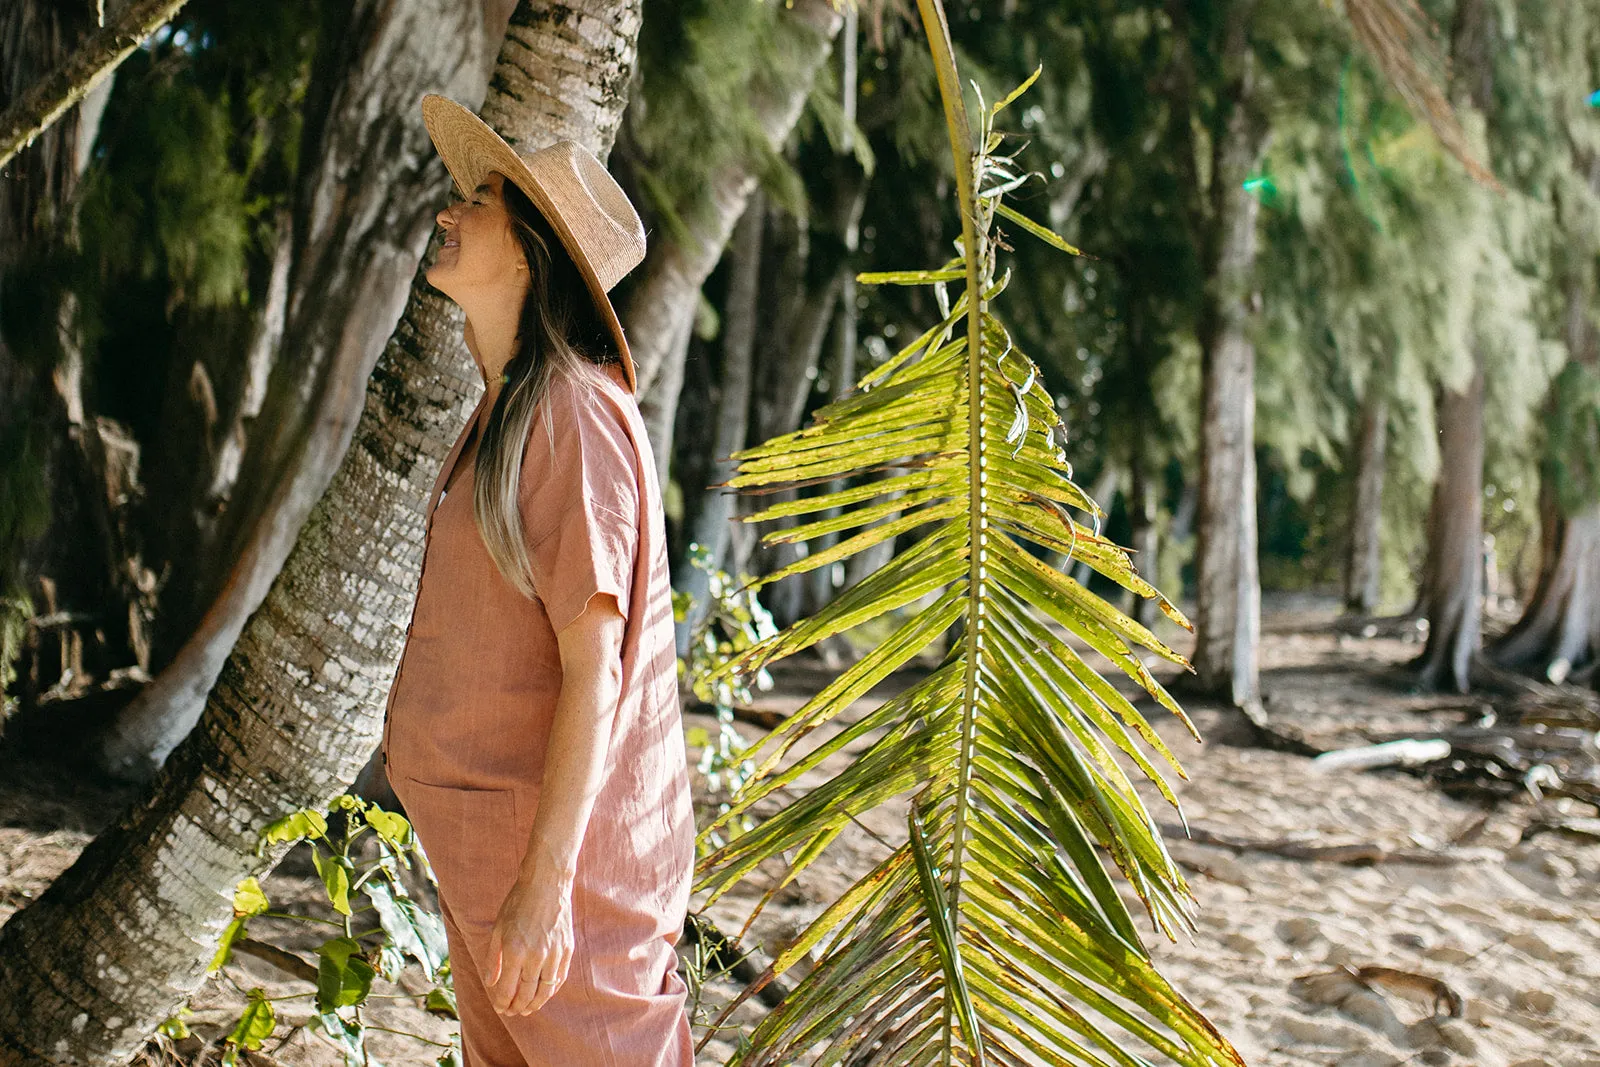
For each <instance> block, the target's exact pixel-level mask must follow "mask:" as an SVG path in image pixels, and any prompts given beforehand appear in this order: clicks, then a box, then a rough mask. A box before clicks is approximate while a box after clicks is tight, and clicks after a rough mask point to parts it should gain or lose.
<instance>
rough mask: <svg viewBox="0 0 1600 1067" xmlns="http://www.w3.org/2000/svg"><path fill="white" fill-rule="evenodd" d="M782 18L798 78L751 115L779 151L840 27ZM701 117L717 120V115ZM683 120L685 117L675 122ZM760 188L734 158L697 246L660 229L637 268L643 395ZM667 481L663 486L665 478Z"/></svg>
mask: <svg viewBox="0 0 1600 1067" xmlns="http://www.w3.org/2000/svg"><path fill="white" fill-rule="evenodd" d="M782 17H783V18H785V19H788V20H792V24H793V26H794V28H795V29H796V31H797V32H796V34H795V37H796V39H797V40H803V41H804V42H806V43H805V46H804V49H805V51H804V54H803V55H802V54H799V53H800V50H801V49H800V46H798V45H797V46H796V54H795V55H794V56H793V60H792V63H791V64H790V65H788V66H787V67H786V68H785V69H786V70H788V71H790V72H792V73H793V81H791V82H788V83H786V84H783V85H780V86H776V87H774V88H773V89H772V91H771V92H770V93H765V92H764V93H761V94H758V95H757V96H756V97H755V98H754V99H752V101H751V108H752V110H753V111H754V112H755V115H756V117H757V119H758V121H760V123H761V126H762V128H763V129H764V130H765V132H766V135H767V138H768V140H769V141H770V142H771V143H772V144H773V145H774V146H777V145H781V144H783V142H784V141H786V140H788V138H789V131H790V130H792V129H794V124H795V122H796V121H797V120H798V119H799V117H800V111H801V108H802V106H803V105H804V104H805V100H806V97H807V96H808V95H810V93H811V83H812V79H813V78H814V77H815V75H816V71H817V68H818V67H820V66H821V65H822V62H823V60H824V59H826V58H827V56H828V51H829V49H830V47H831V43H832V41H833V37H834V35H835V34H836V33H838V31H839V26H840V23H841V22H842V18H841V16H840V14H839V12H837V11H835V10H834V8H833V5H832V4H831V3H830V2H829V0H795V3H794V4H793V6H792V7H788V8H786V9H785V11H784V12H783V13H782ZM702 118H704V119H705V120H706V121H716V116H714V115H708V116H702ZM682 120H683V117H681V116H680V117H679V119H678V120H677V121H682ZM755 184H756V175H755V173H754V171H753V170H752V169H751V167H750V163H749V161H747V160H734V161H730V162H729V163H727V164H726V165H725V166H723V167H721V168H720V169H719V170H717V171H716V173H715V175H714V176H713V177H712V179H711V181H710V183H709V185H708V187H707V190H706V196H707V198H708V200H709V203H710V207H711V210H709V211H707V212H705V213H704V214H703V215H701V214H700V213H695V216H696V217H695V218H693V219H686V220H685V221H686V222H687V223H688V225H689V228H690V234H691V235H692V237H693V238H694V240H693V241H692V243H691V244H689V245H682V244H679V243H678V242H676V241H674V240H672V239H671V237H670V236H669V235H668V234H667V233H665V232H662V233H659V234H657V235H656V237H655V239H654V240H653V241H652V242H651V244H650V249H649V251H647V252H646V253H645V260H644V262H643V263H642V264H641V265H640V266H639V268H638V270H639V277H638V280H637V281H636V282H635V283H634V284H633V285H632V286H631V287H630V288H629V290H628V293H627V295H626V297H625V298H624V301H623V307H622V308H621V309H619V310H620V314H621V318H622V322H623V325H624V327H625V328H626V329H627V331H628V344H629V346H630V347H631V348H632V350H633V358H634V361H635V362H636V363H637V364H638V375H639V393H640V395H641V397H644V396H647V395H648V394H650V393H651V392H653V391H654V389H655V388H656V379H657V377H658V376H661V375H663V374H664V373H665V372H666V366H667V363H668V360H669V359H671V358H674V357H677V358H681V357H682V355H683V352H684V351H685V350H686V349H687V338H688V336H689V324H690V322H691V320H692V319H693V318H694V311H695V303H696V301H697V300H698V299H699V292H700V286H701V285H702V284H703V283H704V282H705V280H706V277H707V276H708V275H710V273H711V271H712V269H713V268H714V267H716V265H717V261H718V260H719V259H721V258H722V250H723V247H724V246H725V245H727V243H728V237H729V235H730V234H732V233H733V227H734V224H735V223H737V222H738V221H739V216H741V215H743V214H744V205H745V201H746V200H747V199H749V196H750V191H751V190H752V189H754V188H755ZM682 380H683V379H682V375H681V374H678V375H677V376H676V377H675V378H674V379H673V381H676V382H677V383H678V386H681V383H682ZM664 384H665V386H666V388H667V390H668V392H669V393H670V395H667V396H665V397H663V399H662V400H661V401H660V402H659V403H658V405H657V406H658V407H659V408H660V409H661V410H664V411H669V412H670V411H672V410H673V409H674V408H676V406H677V387H678V386H674V385H672V384H671V382H670V381H669V382H666V383H664ZM641 406H642V405H641ZM668 426H669V427H670V421H669V423H668ZM669 432H670V430H669ZM663 443H664V442H662V441H657V440H654V439H652V440H651V442H650V444H651V447H652V448H653V449H654V450H655V453H656V455H657V456H661V455H664V454H667V453H668V452H669V450H668V449H665V448H663V447H662V444H663ZM662 484H663V485H665V484H666V483H665V481H663V482H662Z"/></svg>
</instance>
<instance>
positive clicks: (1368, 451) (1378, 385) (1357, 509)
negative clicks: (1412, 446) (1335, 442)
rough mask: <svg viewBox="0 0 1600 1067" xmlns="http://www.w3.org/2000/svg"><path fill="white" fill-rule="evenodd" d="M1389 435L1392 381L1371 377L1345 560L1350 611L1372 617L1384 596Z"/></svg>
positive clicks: (1364, 406)
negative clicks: (1383, 534) (1385, 504)
mask: <svg viewBox="0 0 1600 1067" xmlns="http://www.w3.org/2000/svg"><path fill="white" fill-rule="evenodd" d="M1388 433H1389V383H1388V382H1386V381H1379V380H1378V378H1377V375H1376V374H1374V375H1370V376H1369V377H1368V381H1367V390H1366V396H1365V397H1364V398H1363V399H1362V402H1361V427H1360V429H1359V431H1358V432H1357V436H1356V441H1355V457H1354V458H1355V483H1356V484H1355V495H1354V497H1353V498H1352V499H1351V501H1350V544H1349V548H1348V555H1347V556H1346V557H1345V572H1344V606H1345V610H1347V611H1353V612H1357V613H1359V614H1362V615H1371V614H1373V613H1374V612H1375V611H1377V610H1378V601H1379V598H1380V597H1381V596H1382V593H1383V552H1382V548H1383V544H1382V531H1383V478H1384V471H1385V458H1384V457H1385V455H1386V454H1387V448H1388Z"/></svg>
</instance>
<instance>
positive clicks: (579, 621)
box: [483, 592, 624, 1015]
mask: <svg viewBox="0 0 1600 1067" xmlns="http://www.w3.org/2000/svg"><path fill="white" fill-rule="evenodd" d="M623 625H624V619H623V616H622V614H621V613H620V612H619V611H618V609H617V600H616V597H615V596H613V595H612V594H610V593H603V592H602V593H596V594H595V595H594V596H593V597H591V598H590V600H589V602H588V605H587V606H586V607H585V608H584V609H583V612H582V613H581V614H580V615H579V616H578V617H577V618H576V619H574V620H573V621H572V622H571V623H569V624H568V625H566V626H565V627H563V628H562V629H561V630H560V631H559V632H558V633H557V634H556V643H557V646H558V647H559V649H560V654H561V692H560V695H559V696H558V697H557V699H556V709H555V721H554V722H553V723H552V724H551V728H550V744H549V748H548V749H547V751H546V755H545V764H544V782H543V785H542V786H541V787H540V792H539V807H538V812H537V813H536V814H535V816H534V821H533V830H532V832H531V833H530V834H529V835H528V842H527V849H526V851H525V853H524V854H523V857H522V863H521V865H520V867H519V869H518V874H517V881H516V883H515V885H513V886H512V889H511V892H510V893H508V894H507V895H506V899H505V903H504V904H502V905H501V907H500V913H499V915H498V917H497V918H496V919H495V925H494V930H493V932H492V933H491V934H490V938H489V957H488V959H486V960H485V961H484V967H485V973H484V975H483V980H484V985H485V986H486V987H487V988H488V992H489V999H490V1001H491V1002H492V1003H493V1004H494V1007H495V1010H496V1011H498V1012H500V1013H501V1014H503V1015H526V1014H528V1013H530V1012H533V1011H537V1010H538V1009H539V1008H540V1007H542V1006H543V1005H544V1002H545V1001H546V1000H548V999H549V998H550V996H551V995H552V994H554V993H555V991H556V990H557V989H558V988H560V986H561V983H562V982H564V981H566V977H567V967H568V965H569V964H570V963H571V961H572V880H573V875H574V873H575V872H576V870H577V861H578V849H579V847H580V846H581V845H582V844H583V836H584V830H585V828H586V827H587V826H588V824H589V814H590V812H591V811H593V810H594V799H595V795H596V794H597V793H598V792H599V789H600V784H601V779H602V774H603V772H604V770H605V762H606V751H607V743H608V741H609V739H610V737H611V724H612V720H613V719H614V718H615V717H616V710H617V701H618V699H619V698H620V697H621V692H622V652H621V649H622V631H623Z"/></svg>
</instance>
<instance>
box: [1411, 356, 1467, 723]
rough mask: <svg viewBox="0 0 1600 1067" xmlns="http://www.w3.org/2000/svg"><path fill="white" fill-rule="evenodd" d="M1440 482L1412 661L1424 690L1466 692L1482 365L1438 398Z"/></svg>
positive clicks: (1431, 517)
mask: <svg viewBox="0 0 1600 1067" xmlns="http://www.w3.org/2000/svg"><path fill="white" fill-rule="evenodd" d="M1437 420H1438V424H1439V481H1438V482H1437V483H1436V484H1435V485H1434V490H1433V503H1432V505H1431V506H1430V507H1429V509H1428V558H1427V562H1426V563H1425V564H1424V567H1423V587H1422V590H1421V607H1422V614H1423V616H1424V617H1425V618H1426V619H1427V620H1428V644H1427V647H1426V648H1425V649H1424V650H1423V653H1422V656H1421V658H1420V659H1418V660H1417V666H1418V668H1419V669H1420V672H1421V674H1420V678H1419V681H1420V683H1421V685H1422V686H1423V687H1424V688H1426V689H1453V690H1455V691H1456V692H1459V693H1465V692H1466V691H1467V688H1468V684H1469V677H1468V674H1469V671H1470V669H1471V665H1472V657H1473V656H1474V655H1475V654H1476V653H1477V651H1478V648H1479V644H1480V640H1481V637H1482V633H1483V630H1482V623H1483V366H1482V364H1481V362H1479V361H1477V360H1476V359H1475V366H1474V370H1473V373H1472V377H1471V378H1470V379H1469V380H1468V381H1467V383H1466V386H1465V387H1464V388H1463V389H1462V391H1460V392H1456V391H1454V390H1451V389H1441V390H1440V391H1439V398H1438V416H1437Z"/></svg>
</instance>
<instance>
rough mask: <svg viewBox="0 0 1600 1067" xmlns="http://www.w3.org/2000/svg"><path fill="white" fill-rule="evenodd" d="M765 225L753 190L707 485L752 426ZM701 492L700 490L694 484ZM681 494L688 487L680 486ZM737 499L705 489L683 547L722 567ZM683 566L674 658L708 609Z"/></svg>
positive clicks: (727, 321) (698, 581)
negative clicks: (683, 608)
mask: <svg viewBox="0 0 1600 1067" xmlns="http://www.w3.org/2000/svg"><path fill="white" fill-rule="evenodd" d="M765 223H766V197H764V196H762V195H761V192H760V190H756V191H755V193H754V194H753V195H752V196H751V197H750V199H749V201H747V203H746V207H745V212H744V215H743V216H742V217H741V218H740V220H739V224H738V226H737V227H735V229H734V231H733V243H732V245H731V246H730V248H729V251H730V252H731V253H732V261H731V262H730V263H729V264H728V267H729V271H728V297H727V300H726V306H725V307H724V308H723V327H722V381H721V383H720V386H719V388H718V390H717V400H716V436H715V438H714V440H713V444H712V446H711V452H712V467H711V474H710V477H709V478H708V479H707V481H708V484H709V485H712V486H714V485H717V484H720V483H722V482H725V481H727V480H728V478H729V477H731V476H732V475H733V472H734V470H735V468H737V467H738V465H739V464H738V462H737V461H735V460H730V459H729V458H728V457H729V456H730V455H732V454H733V453H734V452H737V451H738V450H739V449H741V448H743V447H744V445H745V436H746V434H747V433H748V432H749V428H750V380H751V376H752V372H753V370H754V366H753V364H754V357H755V345H756V326H757V310H758V309H757V306H756V305H757V299H758V297H759V296H760V285H759V282H760V279H761V231H762V230H763V229H764V228H765ZM693 488H694V489H699V486H694V487H693ZM682 489H683V492H684V495H685V496H687V495H688V494H689V492H690V491H691V489H690V487H688V486H683V487H682ZM734 502H735V495H734V494H733V493H732V492H730V491H729V490H726V489H715V488H707V489H706V490H704V492H703V494H702V499H701V501H700V506H699V508H698V509H697V510H696V512H695V518H694V522H693V523H692V524H691V525H690V527H689V529H688V530H686V531H685V534H684V541H685V543H688V542H693V543H695V544H698V545H700V546H701V547H703V548H704V549H705V550H706V551H707V552H708V553H709V555H710V562H711V565H712V566H714V567H722V566H723V565H724V563H725V562H726V560H727V549H728V541H729V531H728V523H729V522H730V521H731V520H732V518H733V511H734ZM688 559H689V557H688V556H687V554H686V555H685V556H684V562H683V563H682V564H681V565H680V566H679V567H678V569H677V573H676V574H675V575H674V576H673V583H672V584H673V586H674V587H675V588H677V589H679V590H681V591H683V592H685V593H688V594H689V596H690V602H689V612H688V616H687V618H685V620H684V621H683V622H682V623H679V624H678V632H677V638H678V654H679V655H680V656H681V655H687V654H688V649H689V637H690V635H691V634H692V633H693V632H694V628H695V627H696V626H697V625H699V623H700V620H701V619H703V618H705V615H706V611H707V609H708V608H709V606H710V604H709V595H710V588H711V586H710V575H708V574H707V573H706V572H705V571H703V570H701V569H700V568H699V567H696V566H693V565H692V564H691V563H689V562H688Z"/></svg>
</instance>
